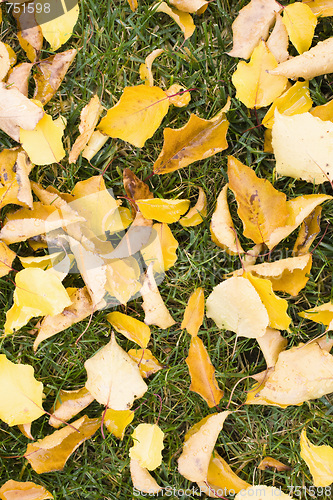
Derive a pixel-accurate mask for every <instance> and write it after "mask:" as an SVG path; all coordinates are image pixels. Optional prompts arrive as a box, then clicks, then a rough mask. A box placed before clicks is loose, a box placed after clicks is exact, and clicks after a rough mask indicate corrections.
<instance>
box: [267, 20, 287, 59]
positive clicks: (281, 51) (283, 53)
mask: <svg viewBox="0 0 333 500" xmlns="http://www.w3.org/2000/svg"><path fill="white" fill-rule="evenodd" d="M288 45H289V37H288V33H287V30H286V27H285V25H284V24H283V21H282V17H281V16H280V14H278V13H277V12H276V13H275V25H274V28H273V31H272V33H271V34H270V35H269V38H268V40H267V47H268V49H269V50H270V51H271V52H272V54H273V56H274V57H275V59H276V62H278V63H281V62H284V61H286V60H287V59H289V52H288Z"/></svg>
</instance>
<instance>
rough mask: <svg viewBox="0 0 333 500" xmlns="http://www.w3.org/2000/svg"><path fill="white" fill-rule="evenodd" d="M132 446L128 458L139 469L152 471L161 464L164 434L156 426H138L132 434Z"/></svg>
mask: <svg viewBox="0 0 333 500" xmlns="http://www.w3.org/2000/svg"><path fill="white" fill-rule="evenodd" d="M132 438H133V440H134V445H133V446H132V447H131V448H130V450H129V456H130V458H131V459H133V460H137V461H138V463H139V465H140V466H141V467H144V468H145V469H148V470H154V469H156V467H159V466H160V465H161V463H162V450H163V448H164V445H163V438H164V432H163V431H162V430H161V429H160V428H159V427H158V425H156V424H139V425H138V426H137V427H136V428H135V429H134V432H133V434H132Z"/></svg>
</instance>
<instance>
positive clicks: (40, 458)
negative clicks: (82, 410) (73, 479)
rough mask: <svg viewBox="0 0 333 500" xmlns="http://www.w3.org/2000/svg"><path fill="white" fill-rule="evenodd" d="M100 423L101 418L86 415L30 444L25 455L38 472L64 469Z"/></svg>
mask: <svg viewBox="0 0 333 500" xmlns="http://www.w3.org/2000/svg"><path fill="white" fill-rule="evenodd" d="M100 425H101V419H100V418H88V417H87V415H84V416H83V417H81V418H79V419H78V420H76V421H75V422H73V423H72V424H71V425H70V426H68V425H67V426H66V427H63V428H62V429H59V430H57V431H55V432H54V433H53V434H50V435H49V436H46V437H45V438H44V439H39V440H38V441H35V442H34V443H30V444H28V446H27V450H26V452H25V454H24V457H25V458H26V459H27V460H28V462H29V463H30V465H31V467H32V468H33V470H34V471H35V472H37V474H42V473H44V472H53V471H57V470H62V469H63V468H64V467H65V464H66V462H67V460H68V459H69V457H70V455H71V454H72V453H73V452H74V451H75V450H76V449H77V448H78V447H79V446H80V445H81V444H82V443H84V441H86V440H87V439H89V438H91V436H93V435H94V434H95V432H96V431H97V429H98V428H99V426H100Z"/></svg>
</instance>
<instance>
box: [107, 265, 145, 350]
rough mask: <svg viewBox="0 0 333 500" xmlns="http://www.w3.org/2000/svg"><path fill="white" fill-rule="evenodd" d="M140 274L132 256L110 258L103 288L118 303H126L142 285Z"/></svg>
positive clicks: (135, 294)
mask: <svg viewBox="0 0 333 500" xmlns="http://www.w3.org/2000/svg"><path fill="white" fill-rule="evenodd" d="M140 275H141V269H140V266H139V264H138V261H137V259H135V258H134V257H126V258H122V259H115V260H112V261H110V262H109V263H108V264H107V266H106V283H105V289H106V291H107V292H108V293H109V294H110V295H111V296H112V297H115V298H116V299H117V300H118V301H119V302H120V304H127V302H128V301H129V300H130V299H131V298H132V297H135V296H137V294H138V292H139V291H140V289H141V287H142V284H141V282H140ZM132 340H134V339H132ZM134 342H135V341H134Z"/></svg>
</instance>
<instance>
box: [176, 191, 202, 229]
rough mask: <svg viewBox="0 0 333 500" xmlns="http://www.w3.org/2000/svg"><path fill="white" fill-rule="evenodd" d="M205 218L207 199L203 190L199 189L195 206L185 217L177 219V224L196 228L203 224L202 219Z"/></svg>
mask: <svg viewBox="0 0 333 500" xmlns="http://www.w3.org/2000/svg"><path fill="white" fill-rule="evenodd" d="M206 216H207V198H206V195H205V192H204V190H203V189H202V188H201V187H199V196H198V200H197V202H196V204H195V205H194V207H192V208H191V209H190V210H189V211H188V212H187V214H186V215H185V217H182V218H181V219H179V224H181V225H182V226H183V227H193V226H198V225H199V224H201V223H202V222H203V220H204V219H203V218H204V217H206Z"/></svg>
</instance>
